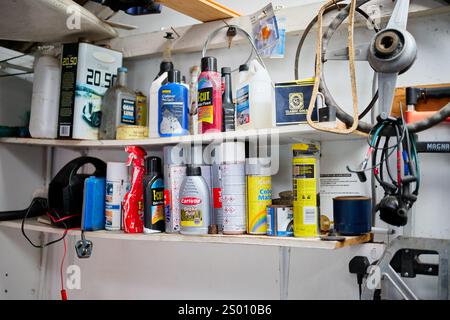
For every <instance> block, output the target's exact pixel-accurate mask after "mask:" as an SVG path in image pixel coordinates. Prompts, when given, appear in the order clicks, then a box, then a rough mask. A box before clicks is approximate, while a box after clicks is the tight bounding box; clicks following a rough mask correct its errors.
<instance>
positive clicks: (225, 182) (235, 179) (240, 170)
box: [219, 163, 246, 234]
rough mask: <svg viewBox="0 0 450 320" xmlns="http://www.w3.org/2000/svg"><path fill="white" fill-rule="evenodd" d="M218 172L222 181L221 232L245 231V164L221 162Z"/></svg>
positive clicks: (236, 232)
mask: <svg viewBox="0 0 450 320" xmlns="http://www.w3.org/2000/svg"><path fill="white" fill-rule="evenodd" d="M219 172H220V175H221V181H222V212H223V233H225V234H226V233H229V234H242V233H245V230H246V205H245V202H246V197H245V164H244V163H228V164H222V165H220V171H219Z"/></svg>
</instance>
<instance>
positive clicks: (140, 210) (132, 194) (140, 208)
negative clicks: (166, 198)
mask: <svg viewBox="0 0 450 320" xmlns="http://www.w3.org/2000/svg"><path fill="white" fill-rule="evenodd" d="M125 151H126V152H128V154H129V155H128V161H127V166H132V171H131V183H130V191H128V192H127V193H126V194H125V197H124V199H123V203H122V222H123V223H122V225H123V231H125V232H126V233H142V232H144V184H143V177H144V174H145V165H144V160H145V155H146V154H147V153H146V152H145V151H144V150H143V149H142V148H140V147H136V146H129V147H126V148H125Z"/></svg>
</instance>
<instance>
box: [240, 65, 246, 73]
mask: <svg viewBox="0 0 450 320" xmlns="http://www.w3.org/2000/svg"><path fill="white" fill-rule="evenodd" d="M241 71H248V65H246V64H241V65H240V66H239V72H241Z"/></svg>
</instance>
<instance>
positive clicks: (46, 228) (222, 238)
mask: <svg viewBox="0 0 450 320" xmlns="http://www.w3.org/2000/svg"><path fill="white" fill-rule="evenodd" d="M21 224H22V220H10V221H0V227H7V228H14V229H20V228H21ZM25 230H29V231H38V232H45V233H52V234H62V233H63V232H64V229H61V228H55V227H53V226H50V225H47V224H44V223H41V222H38V221H37V219H36V218H30V219H27V221H26V223H25ZM79 234H80V231H77V230H72V231H69V235H79ZM85 235H86V238H88V239H89V238H90V239H95V238H97V239H118V240H134V241H136V240H137V241H162V242H186V243H216V244H240V245H258V246H277V247H291V248H309V249H328V250H334V249H339V248H343V247H347V246H352V245H358V244H362V243H366V242H369V241H371V239H372V235H371V234H366V235H362V236H355V237H346V240H345V241H342V242H339V241H324V240H320V239H318V238H294V237H269V236H254V235H236V236H231V235H202V236H194V235H181V234H169V233H157V234H126V233H123V232H122V231H106V230H100V231H88V232H85Z"/></svg>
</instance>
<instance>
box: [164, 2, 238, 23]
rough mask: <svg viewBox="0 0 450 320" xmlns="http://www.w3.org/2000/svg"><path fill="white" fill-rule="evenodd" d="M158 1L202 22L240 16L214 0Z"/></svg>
mask: <svg viewBox="0 0 450 320" xmlns="http://www.w3.org/2000/svg"><path fill="white" fill-rule="evenodd" d="M157 2H159V3H161V4H162V5H164V6H166V7H169V8H171V9H173V10H176V11H178V12H180V13H182V14H185V15H187V16H189V17H191V18H194V19H197V20H200V21H202V22H208V21H215V20H221V19H228V18H233V17H238V16H240V14H239V13H237V12H236V11H234V10H231V9H230V8H227V7H225V6H224V5H222V4H220V3H218V2H215V1H212V0H190V1H180V0H158V1H157Z"/></svg>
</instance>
